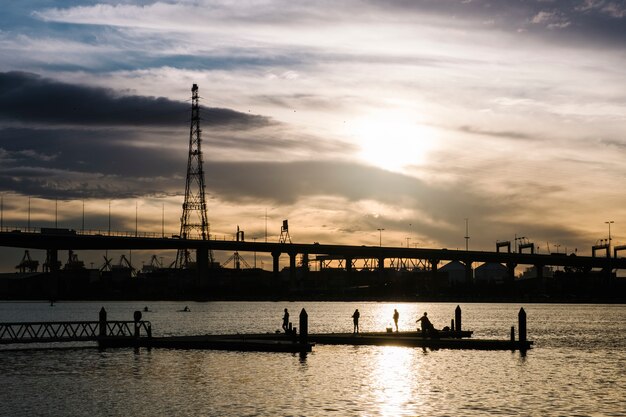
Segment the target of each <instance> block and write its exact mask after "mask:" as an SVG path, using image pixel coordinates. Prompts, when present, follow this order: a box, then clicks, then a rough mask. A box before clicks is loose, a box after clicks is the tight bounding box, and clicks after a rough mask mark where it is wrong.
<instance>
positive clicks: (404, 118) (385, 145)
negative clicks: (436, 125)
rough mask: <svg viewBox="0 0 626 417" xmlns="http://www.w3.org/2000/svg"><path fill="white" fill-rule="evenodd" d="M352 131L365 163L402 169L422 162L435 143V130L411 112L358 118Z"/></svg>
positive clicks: (398, 170)
mask: <svg viewBox="0 0 626 417" xmlns="http://www.w3.org/2000/svg"><path fill="white" fill-rule="evenodd" d="M355 126H356V128H355V129H354V131H353V133H354V136H355V140H356V144H357V145H358V146H359V148H360V151H359V152H358V157H359V158H360V159H361V160H362V161H363V162H365V163H367V164H370V165H374V166H377V167H380V168H382V169H385V170H388V171H395V172H400V171H403V170H404V169H405V168H406V167H408V166H414V165H422V164H423V163H424V162H425V161H426V158H427V156H428V153H429V151H431V150H432V148H433V146H434V144H435V140H436V137H435V132H434V130H433V129H432V128H430V127H429V126H425V125H423V124H420V123H419V121H416V120H412V119H411V117H409V116H408V115H405V114H402V113H399V112H393V113H381V114H376V115H374V116H373V117H371V118H363V119H360V120H357V121H356V123H355Z"/></svg>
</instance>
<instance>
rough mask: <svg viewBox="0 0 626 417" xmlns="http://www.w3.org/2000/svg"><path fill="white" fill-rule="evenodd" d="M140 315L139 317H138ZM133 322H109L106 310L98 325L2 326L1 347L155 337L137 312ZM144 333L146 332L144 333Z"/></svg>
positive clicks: (36, 323) (101, 312)
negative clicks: (16, 344)
mask: <svg viewBox="0 0 626 417" xmlns="http://www.w3.org/2000/svg"><path fill="white" fill-rule="evenodd" d="M138 313H139V314H138ZM134 318H135V320H133V321H119V320H118V321H108V320H107V317H106V311H105V310H104V308H102V309H101V310H100V320H98V321H48V322H22V323H0V344H3V345H5V344H12V343H56V342H87V341H98V340H99V339H102V338H139V337H140V335H141V334H142V333H143V335H144V336H147V337H152V325H151V323H150V322H149V321H142V320H141V312H139V311H136V312H135V317H134ZM142 330H143V331H142Z"/></svg>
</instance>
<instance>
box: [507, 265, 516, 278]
mask: <svg viewBox="0 0 626 417" xmlns="http://www.w3.org/2000/svg"><path fill="white" fill-rule="evenodd" d="M516 267H517V264H516V263H513V262H509V263H507V264H506V268H507V269H508V270H509V276H508V278H509V282H513V281H515V268H516Z"/></svg>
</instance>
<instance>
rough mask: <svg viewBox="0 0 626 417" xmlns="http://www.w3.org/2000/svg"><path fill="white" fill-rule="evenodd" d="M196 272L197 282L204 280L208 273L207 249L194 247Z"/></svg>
mask: <svg viewBox="0 0 626 417" xmlns="http://www.w3.org/2000/svg"><path fill="white" fill-rule="evenodd" d="M196 273H197V274H198V275H197V277H196V278H197V283H198V284H201V283H203V282H206V280H207V278H208V275H209V249H208V248H198V249H196Z"/></svg>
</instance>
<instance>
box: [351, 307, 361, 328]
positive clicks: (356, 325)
mask: <svg viewBox="0 0 626 417" xmlns="http://www.w3.org/2000/svg"><path fill="white" fill-rule="evenodd" d="M359 317H361V313H359V309H358V308H357V309H356V310H354V313H352V322H353V323H354V330H353V331H352V333H358V332H359Z"/></svg>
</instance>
